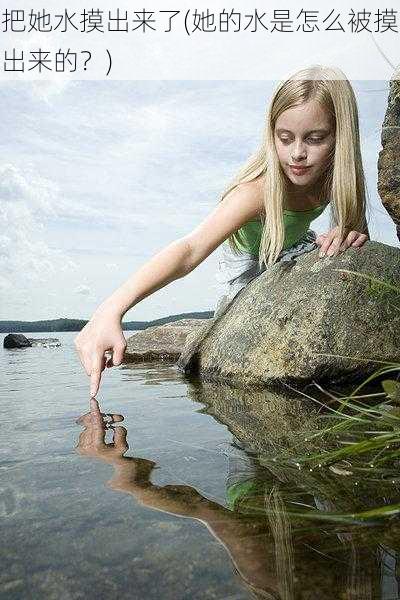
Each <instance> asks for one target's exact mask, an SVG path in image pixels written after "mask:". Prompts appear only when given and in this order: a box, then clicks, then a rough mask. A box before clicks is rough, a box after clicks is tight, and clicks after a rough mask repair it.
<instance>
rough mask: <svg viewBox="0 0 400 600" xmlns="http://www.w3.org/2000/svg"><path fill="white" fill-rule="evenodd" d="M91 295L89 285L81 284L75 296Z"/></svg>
mask: <svg viewBox="0 0 400 600" xmlns="http://www.w3.org/2000/svg"><path fill="white" fill-rule="evenodd" d="M91 293H92V290H91V289H90V287H89V286H88V285H84V284H81V285H78V287H77V288H76V289H75V294H81V295H82V296H89V295H90V294H91Z"/></svg>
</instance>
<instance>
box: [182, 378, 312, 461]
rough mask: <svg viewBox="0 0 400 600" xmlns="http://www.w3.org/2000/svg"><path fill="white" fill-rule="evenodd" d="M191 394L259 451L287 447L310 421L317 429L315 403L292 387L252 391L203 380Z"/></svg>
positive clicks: (252, 447)
mask: <svg viewBox="0 0 400 600" xmlns="http://www.w3.org/2000/svg"><path fill="white" fill-rule="evenodd" d="M188 395H189V397H190V398H191V399H192V400H194V401H196V402H201V403H203V404H205V405H206V407H207V409H206V412H207V414H209V415H212V416H213V417H214V418H215V419H217V421H219V422H221V423H223V424H224V425H226V426H227V427H228V429H229V431H230V432H231V433H232V434H233V435H234V436H235V437H237V438H238V439H239V440H240V441H241V442H244V443H245V444H246V446H248V448H249V449H252V450H254V451H256V452H261V453H264V452H268V451H270V450H271V449H273V448H274V449H277V448H283V447H285V446H286V447H288V446H290V443H291V441H292V440H293V439H294V437H295V436H296V438H297V436H298V435H299V433H300V432H301V431H302V430H304V431H305V430H307V428H308V426H309V424H311V426H312V429H315V422H314V418H315V415H316V413H317V408H316V405H315V404H313V403H312V402H305V401H304V396H301V395H300V394H295V393H291V392H290V391H289V390H288V392H283V391H279V390H274V391H271V390H268V391H267V390H263V389H252V390H251V391H249V390H247V389H238V388H233V387H230V386H227V385H219V384H217V383H213V382H209V381H203V382H200V383H197V384H195V385H190V386H189V389H188ZM314 396H315V394H314Z"/></svg>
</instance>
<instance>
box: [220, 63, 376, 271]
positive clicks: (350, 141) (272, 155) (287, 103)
mask: <svg viewBox="0 0 400 600" xmlns="http://www.w3.org/2000/svg"><path fill="white" fill-rule="evenodd" d="M310 100H316V101H317V102H319V103H320V105H321V106H322V107H323V108H324V109H325V110H326V111H327V112H328V114H329V116H330V118H331V120H332V125H333V127H334V134H335V144H334V148H333V150H332V153H331V156H330V159H329V161H328V166H327V168H326V169H325V172H324V174H323V175H322V183H321V185H320V189H319V190H318V197H319V199H320V201H321V199H323V202H324V203H325V202H328V201H329V199H330V205H331V216H330V228H333V227H336V226H337V227H338V234H339V235H340V236H341V239H342V240H343V239H344V238H345V237H346V236H345V232H346V235H347V233H348V232H349V231H351V230H355V231H360V232H365V233H368V226H367V220H366V208H367V206H366V185H365V178H364V171H363V166H362V158H361V149H360V133H359V122H358V109H357V101H356V98H355V95H354V91H353V88H352V87H351V84H350V82H349V81H348V80H347V78H346V76H345V75H344V73H343V72H342V71H341V70H340V69H338V68H335V67H323V66H321V65H313V66H311V67H308V68H306V69H302V70H300V71H297V72H296V73H295V74H293V75H292V76H290V77H289V78H288V79H287V80H285V81H282V82H281V83H280V84H279V85H278V87H277V89H276V90H275V92H274V94H273V97H272V100H271V103H270V107H269V109H268V112H267V118H266V124H265V128H264V133H263V139H262V143H261V146H260V147H259V149H258V150H257V151H256V152H255V153H254V154H253V155H252V156H251V157H250V158H249V160H248V161H247V163H246V164H245V165H244V166H243V167H242V168H241V169H240V171H239V173H238V175H237V176H236V177H235V178H234V180H233V181H232V182H231V183H230V184H229V185H228V187H227V188H226V189H225V191H224V192H223V194H222V196H221V198H220V201H222V200H223V199H224V197H225V196H226V195H227V194H228V193H229V192H230V191H231V190H233V189H234V188H235V187H236V186H238V185H239V184H240V183H244V182H249V181H253V180H254V179H256V178H257V177H259V176H261V175H264V174H265V183H264V213H265V214H262V215H261V221H262V224H263V232H262V237H261V243H260V252H259V266H260V268H261V267H262V265H263V263H264V264H266V265H267V264H268V265H271V264H273V263H275V262H276V260H277V258H278V256H279V254H280V252H281V250H282V248H283V244H284V236H285V232H284V223H283V205H284V202H283V201H284V196H285V193H286V186H287V183H286V181H285V178H284V173H283V171H282V169H281V167H280V163H279V159H278V155H277V153H276V149H275V142H274V130H275V123H276V121H277V119H278V117H279V116H280V115H281V114H282V113H283V112H284V111H285V110H287V109H289V108H292V107H293V106H297V105H299V104H303V103H305V102H308V101H310ZM320 203H321V202H319V204H320ZM235 234H236V232H234V233H232V234H231V235H230V236H229V238H228V243H229V246H230V247H231V249H232V251H233V252H234V253H235V254H238V253H239V254H240V252H241V250H240V248H239V247H238V245H237V243H236V235H235Z"/></svg>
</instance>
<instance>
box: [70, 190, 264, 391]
mask: <svg viewBox="0 0 400 600" xmlns="http://www.w3.org/2000/svg"><path fill="white" fill-rule="evenodd" d="M262 206H263V204H262V185H261V182H260V181H259V180H258V181H257V180H255V181H254V182H249V183H245V184H240V185H239V186H237V187H236V188H235V189H233V190H232V191H231V192H230V193H229V194H227V195H226V196H225V198H224V199H223V200H222V201H221V202H219V203H218V205H217V207H216V208H215V209H214V210H213V211H212V212H211V213H210V215H209V216H208V217H207V218H206V219H205V220H204V221H203V222H202V223H200V225H198V227H196V228H195V229H194V230H193V231H192V232H190V233H189V234H188V235H186V236H184V237H182V238H179V239H178V240H176V241H174V242H172V243H171V244H169V245H168V246H167V247H166V248H164V249H163V250H161V251H160V252H158V254H156V255H155V256H153V258H151V259H150V260H149V261H148V262H146V263H145V264H144V265H143V266H142V267H141V268H140V269H139V270H138V271H136V272H135V273H133V274H132V275H131V277H130V278H129V279H128V280H127V281H126V282H125V283H124V284H123V285H121V287H119V288H118V289H117V290H116V291H115V292H114V293H113V294H112V295H111V296H110V297H109V298H107V299H106V300H104V302H102V304H101V305H100V306H99V307H98V308H97V309H96V311H95V312H94V314H93V316H92V318H91V319H90V321H89V322H88V323H87V324H86V325H85V327H84V328H83V329H82V330H81V331H80V332H79V334H78V335H77V336H76V338H75V339H74V343H75V347H76V350H77V352H78V354H79V358H80V361H81V363H82V366H83V368H84V369H85V371H86V373H87V375H88V376H89V377H90V380H91V386H90V395H91V396H95V395H96V394H97V392H98V389H99V385H100V379H101V374H102V372H103V371H104V369H105V367H106V366H107V367H111V366H113V365H119V364H121V362H122V360H123V355H124V351H125V348H126V340H125V338H124V335H123V333H122V327H121V321H122V317H123V315H124V314H125V313H126V312H127V311H128V310H129V309H130V308H132V307H133V306H135V305H136V304H138V302H140V301H141V300H143V299H144V298H147V297H148V296H150V295H151V294H153V293H154V292H156V291H157V290H159V289H161V288H162V287H164V286H166V285H167V284H169V283H171V282H172V281H174V280H175V279H179V278H181V277H184V276H185V275H187V274H188V273H190V272H191V271H193V269H195V268H196V267H197V266H198V265H199V264H200V263H201V262H202V261H204V260H205V259H206V258H207V257H208V256H209V255H210V254H211V253H212V252H213V251H214V250H215V249H216V248H217V247H218V246H219V245H220V244H221V243H222V242H223V241H224V240H225V239H226V238H227V237H229V235H230V234H231V233H233V232H234V231H236V230H237V229H239V227H241V225H243V223H246V222H247V221H249V220H250V219H252V218H254V216H255V215H257V214H258V213H259V212H260V210H261V208H262ZM107 351H111V352H112V359H108V360H107V357H106V356H105V352H107Z"/></svg>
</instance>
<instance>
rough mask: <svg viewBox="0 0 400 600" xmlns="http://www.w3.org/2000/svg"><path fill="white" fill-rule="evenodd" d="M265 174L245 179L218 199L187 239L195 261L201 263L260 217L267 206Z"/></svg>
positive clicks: (194, 262) (193, 263)
mask: <svg viewBox="0 0 400 600" xmlns="http://www.w3.org/2000/svg"><path fill="white" fill-rule="evenodd" d="M263 190H264V186H263V180H262V179H261V178H258V177H257V178H256V179H254V180H252V181H249V182H242V183H240V184H238V185H236V186H235V187H234V188H233V189H232V190H230V191H229V192H228V193H227V194H226V195H225V196H224V198H223V199H222V200H221V201H220V202H218V204H217V206H216V207H215V208H214V209H213V210H212V211H211V213H210V214H209V215H208V216H207V217H206V218H205V219H204V220H203V221H202V222H201V223H200V224H199V225H198V226H197V227H195V228H194V229H193V230H192V231H191V232H190V233H188V234H187V235H186V236H185V238H184V240H185V241H186V242H187V244H188V245H189V247H190V248H191V263H192V265H197V264H200V262H201V261H202V260H204V259H205V258H206V257H207V256H208V255H209V254H211V252H213V251H214V250H215V249H216V248H217V247H218V246H219V245H220V244H221V243H222V242H223V241H224V240H226V239H227V238H228V237H229V236H230V235H231V234H232V233H234V232H235V231H237V230H238V229H239V228H240V227H241V226H242V225H244V224H245V223H247V222H248V221H252V220H253V221H254V220H258V219H260V216H261V213H262V212H263V210H264V201H263V200H264V194H263Z"/></svg>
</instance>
